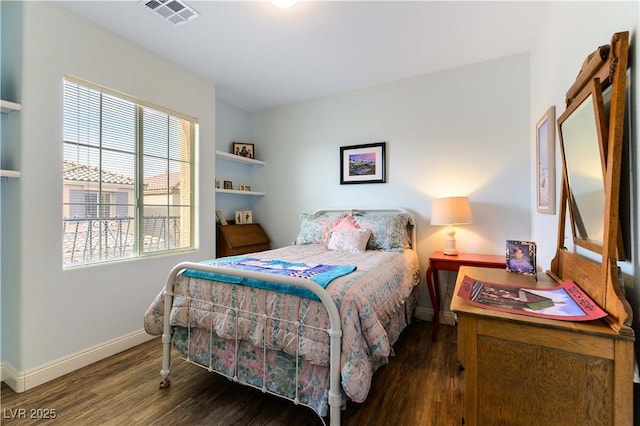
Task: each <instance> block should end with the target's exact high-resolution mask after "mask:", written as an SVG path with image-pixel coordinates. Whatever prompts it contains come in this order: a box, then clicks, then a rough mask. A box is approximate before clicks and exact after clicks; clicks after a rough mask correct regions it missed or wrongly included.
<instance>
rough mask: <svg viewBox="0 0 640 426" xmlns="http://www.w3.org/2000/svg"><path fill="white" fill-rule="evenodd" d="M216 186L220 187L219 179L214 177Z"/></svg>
mask: <svg viewBox="0 0 640 426" xmlns="http://www.w3.org/2000/svg"><path fill="white" fill-rule="evenodd" d="M216 188H217V189H220V179H216Z"/></svg>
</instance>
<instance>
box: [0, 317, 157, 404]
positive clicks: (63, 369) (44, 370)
mask: <svg viewBox="0 0 640 426" xmlns="http://www.w3.org/2000/svg"><path fill="white" fill-rule="evenodd" d="M155 337H157V336H150V335H149V334H147V333H146V332H145V331H144V330H142V329H141V330H139V331H134V332H132V333H129V334H126V335H124V336H121V337H116V338H115V339H112V340H109V341H107V342H104V343H101V344H98V345H95V346H92V347H90V348H87V349H84V350H81V351H79V352H76V353H74V354H71V355H67V356H64V357H62V358H58V359H57V360H54V361H51V362H48V363H46V364H42V365H40V366H38V367H35V368H31V369H29V370H27V371H18V370H16V369H15V368H14V367H13V366H12V365H10V364H8V363H6V362H3V363H2V364H1V365H0V367H1V368H0V379H2V381H3V382H5V383H6V384H7V385H8V386H9V387H10V388H11V389H13V390H14V391H15V392H18V393H19V392H24V391H27V390H29V389H32V388H35V387H36V386H39V385H41V384H43V383H46V382H48V381H51V380H53V379H57V378H58V377H61V376H64V375H65V374H68V373H71V372H72V371H75V370H78V369H80V368H82V367H86V366H87V365H89V364H93V363H94V362H97V361H100V360H103V359H105V358H108V357H110V356H112V355H115V354H117V353H119V352H122V351H125V350H127V349H130V348H132V347H134V346H137V345H139V344H141V343H144V342H147V341H149V340H151V339H153V338H155Z"/></svg>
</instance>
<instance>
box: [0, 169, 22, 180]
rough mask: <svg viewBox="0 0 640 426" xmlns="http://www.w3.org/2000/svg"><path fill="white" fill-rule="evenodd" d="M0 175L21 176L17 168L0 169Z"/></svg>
mask: <svg viewBox="0 0 640 426" xmlns="http://www.w3.org/2000/svg"><path fill="white" fill-rule="evenodd" d="M0 177H9V178H19V177H20V172H18V171H16V170H2V169H0Z"/></svg>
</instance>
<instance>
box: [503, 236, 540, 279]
mask: <svg viewBox="0 0 640 426" xmlns="http://www.w3.org/2000/svg"><path fill="white" fill-rule="evenodd" d="M506 255H507V259H506V263H507V270H508V271H510V272H518V273H520V274H529V275H536V243H534V242H533V241H516V240H507V249H506Z"/></svg>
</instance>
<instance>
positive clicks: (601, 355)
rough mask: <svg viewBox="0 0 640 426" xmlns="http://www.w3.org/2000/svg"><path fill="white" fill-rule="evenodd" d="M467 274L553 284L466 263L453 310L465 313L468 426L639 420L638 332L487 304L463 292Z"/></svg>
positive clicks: (461, 350) (461, 318) (461, 332)
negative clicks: (635, 407) (635, 412)
mask: <svg viewBox="0 0 640 426" xmlns="http://www.w3.org/2000/svg"><path fill="white" fill-rule="evenodd" d="M465 275H468V276H470V277H473V278H474V279H478V280H481V281H487V282H493V283H504V284H512V285H513V284H517V285H522V286H538V287H553V286H556V285H557V283H556V282H555V281H554V280H552V279H551V278H550V277H548V276H547V275H546V274H540V275H539V276H538V281H537V282H536V281H535V279H534V278H533V277H531V276H526V275H521V274H517V273H513V272H508V271H505V270H498V269H489V268H478V267H469V266H462V267H461V268H460V271H459V273H458V279H457V281H456V289H455V292H454V295H453V298H452V301H451V310H453V311H454V312H455V313H456V314H457V317H458V356H459V360H460V362H461V363H462V367H463V368H464V383H465V390H464V401H465V403H464V409H463V419H461V420H462V421H464V424H465V425H466V426H474V425H518V426H525V425H536V426H537V425H546V426H550V425H558V426H565V425H616V426H617V425H631V424H632V423H633V382H632V377H633V365H634V363H633V341H634V337H633V334H632V333H631V334H626V333H617V332H616V331H614V330H613V329H612V328H611V327H610V326H609V324H607V323H606V322H605V321H604V320H599V321H591V322H576V321H559V320H550V319H543V318H534V317H528V316H524V315H517V314H511V313H505V312H499V311H494V310H490V309H483V308H480V307H476V306H474V305H471V304H469V303H467V302H465V301H464V300H463V299H461V298H459V297H457V294H458V290H459V288H460V285H461V283H462V280H463V279H464V277H465Z"/></svg>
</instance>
